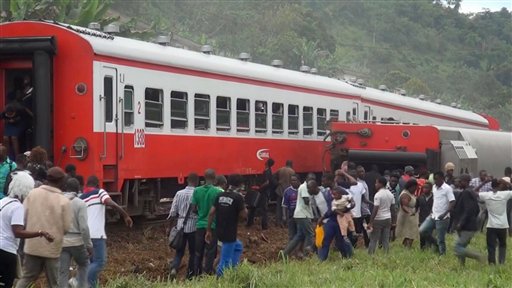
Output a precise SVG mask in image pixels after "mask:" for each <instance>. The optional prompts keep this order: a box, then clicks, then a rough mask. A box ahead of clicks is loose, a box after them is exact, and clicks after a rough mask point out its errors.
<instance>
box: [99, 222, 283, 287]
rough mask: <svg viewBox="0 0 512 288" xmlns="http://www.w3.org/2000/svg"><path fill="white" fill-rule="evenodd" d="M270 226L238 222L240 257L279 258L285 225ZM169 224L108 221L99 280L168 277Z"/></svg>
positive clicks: (171, 252)
mask: <svg viewBox="0 0 512 288" xmlns="http://www.w3.org/2000/svg"><path fill="white" fill-rule="evenodd" d="M271 223H273V222H272V221H271ZM270 226H271V227H270V228H269V229H268V230H265V231H261V228H260V225H258V222H256V223H255V225H254V226H253V227H251V228H246V227H245V226H244V225H240V226H239V230H238V235H239V239H240V240H241V241H242V242H243V245H244V252H243V259H247V260H248V261H249V262H251V263H258V264H261V263H265V262H267V261H275V260H276V259H278V256H277V255H278V252H279V250H281V249H283V247H284V246H285V245H286V243H287V239H288V234H287V229H286V228H277V227H275V225H272V224H271V225H270ZM170 227H171V224H170V223H160V224H155V225H141V224H136V225H134V227H133V228H132V229H128V228H126V227H124V226H122V225H121V223H119V224H111V225H108V226H107V235H108V240H107V246H108V262H107V266H106V267H105V270H104V272H103V273H102V276H101V282H103V283H104V282H107V281H108V279H111V278H116V277H118V276H123V275H124V276H126V275H133V274H141V275H144V277H146V278H149V279H152V280H164V279H167V277H168V273H169V261H170V260H171V259H172V258H173V256H174V250H171V249H169V247H168V245H167V235H168V232H167V231H169V229H170ZM187 255H188V252H187V254H186V255H185V257H184V259H183V261H182V264H181V267H180V278H183V277H184V273H185V271H184V270H186V264H187V259H188V256H187Z"/></svg>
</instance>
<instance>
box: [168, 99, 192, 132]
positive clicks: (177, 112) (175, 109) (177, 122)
mask: <svg viewBox="0 0 512 288" xmlns="http://www.w3.org/2000/svg"><path fill="white" fill-rule="evenodd" d="M187 100H188V95H187V92H181V91H171V129H187V127H188V117H187V106H188V105H187V104H188V102H187Z"/></svg>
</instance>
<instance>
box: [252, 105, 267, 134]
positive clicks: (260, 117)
mask: <svg viewBox="0 0 512 288" xmlns="http://www.w3.org/2000/svg"><path fill="white" fill-rule="evenodd" d="M254 112H255V114H256V119H255V120H256V122H255V123H254V124H255V127H256V133H266V132H267V102H266V101H256V105H255V106H254Z"/></svg>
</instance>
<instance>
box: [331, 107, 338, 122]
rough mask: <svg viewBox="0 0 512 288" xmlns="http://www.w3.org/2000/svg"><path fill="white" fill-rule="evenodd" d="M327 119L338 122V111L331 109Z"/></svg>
mask: <svg viewBox="0 0 512 288" xmlns="http://www.w3.org/2000/svg"><path fill="white" fill-rule="evenodd" d="M329 119H332V121H338V120H339V119H340V111H338V110H332V109H331V111H330V112H329Z"/></svg>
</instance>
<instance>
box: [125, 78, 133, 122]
mask: <svg viewBox="0 0 512 288" xmlns="http://www.w3.org/2000/svg"><path fill="white" fill-rule="evenodd" d="M123 103H124V104H123V105H124V107H123V109H124V126H126V127H131V126H133V86H124V100H123Z"/></svg>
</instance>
